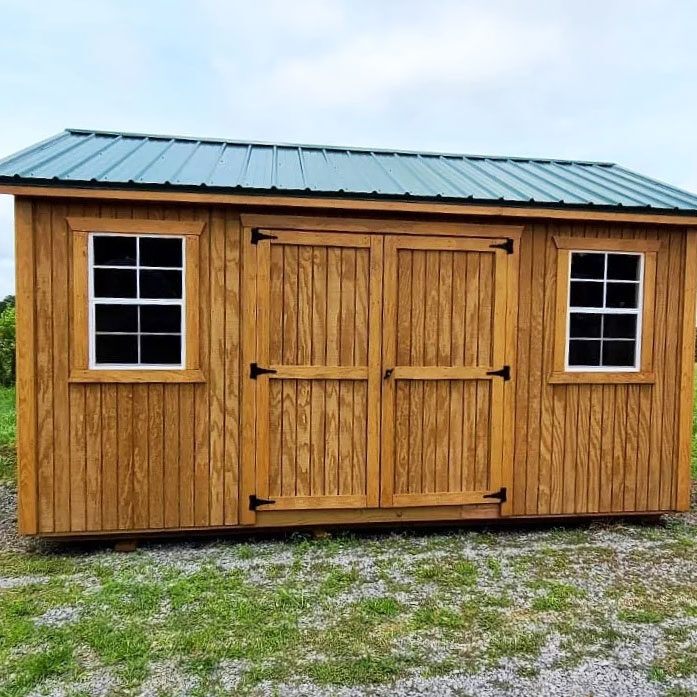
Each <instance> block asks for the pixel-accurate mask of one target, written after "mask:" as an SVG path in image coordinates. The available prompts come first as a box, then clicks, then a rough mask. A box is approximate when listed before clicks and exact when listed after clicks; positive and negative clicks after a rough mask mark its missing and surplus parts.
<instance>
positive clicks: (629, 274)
mask: <svg viewBox="0 0 697 697" xmlns="http://www.w3.org/2000/svg"><path fill="white" fill-rule="evenodd" d="M607 277H608V278H609V279H612V280H615V281H638V280H639V255H638V254H608V255H607Z"/></svg>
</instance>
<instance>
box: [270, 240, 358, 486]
mask: <svg viewBox="0 0 697 697" xmlns="http://www.w3.org/2000/svg"><path fill="white" fill-rule="evenodd" d="M268 260H269V261H268V278H266V276H265V272H264V278H265V280H264V284H266V286H268V298H267V297H266V296H264V299H263V307H268V323H269V330H268V332H269V333H268V337H267V340H268V361H269V363H270V365H275V366H279V365H280V366H315V367H316V366H327V367H329V368H331V367H334V366H357V367H367V366H368V330H369V325H370V323H369V312H368V309H369V300H370V297H369V295H370V294H369V283H370V250H369V249H367V248H364V247H363V248H351V247H348V246H344V247H332V246H329V245H311V244H304V245H303V244H301V245H294V244H272V245H271V246H270V249H269V257H268ZM266 286H265V289H264V293H265V292H266ZM260 293H261V291H260ZM260 302H261V301H260ZM367 425H368V384H367V381H363V380H340V379H336V380H335V379H296V378H292V379H270V380H269V384H268V449H269V450H268V473H266V472H264V473H262V474H260V476H261V477H263V478H264V482H262V485H263V487H264V489H265V490H266V489H268V494H269V496H271V497H299V498H302V499H307V498H310V497H331V496H351V495H356V496H361V495H363V496H365V495H367V471H366V468H367V463H368V434H367ZM262 447H263V446H262Z"/></svg>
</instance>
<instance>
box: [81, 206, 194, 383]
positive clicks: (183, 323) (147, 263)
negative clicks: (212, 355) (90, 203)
mask: <svg viewBox="0 0 697 697" xmlns="http://www.w3.org/2000/svg"><path fill="white" fill-rule="evenodd" d="M68 225H69V226H70V228H71V230H72V259H73V272H72V285H73V289H72V290H73V302H72V306H71V312H72V322H71V325H72V334H71V336H72V341H71V356H70V361H71V365H70V367H71V370H70V379H71V381H73V382H202V381H203V375H202V374H201V371H200V369H199V364H198V361H199V335H198V334H199V324H198V304H199V299H198V263H199V251H198V249H199V236H200V234H201V232H202V231H203V228H204V224H203V223H201V222H195V221H186V222H185V221H164V220H134V219H108V218H68Z"/></svg>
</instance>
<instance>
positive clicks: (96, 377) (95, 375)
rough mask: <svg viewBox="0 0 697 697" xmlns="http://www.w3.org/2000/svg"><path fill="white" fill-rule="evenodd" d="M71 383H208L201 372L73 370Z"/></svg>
mask: <svg viewBox="0 0 697 697" xmlns="http://www.w3.org/2000/svg"><path fill="white" fill-rule="evenodd" d="M69 382H92V383H109V382H121V383H131V384H135V383H145V382H150V383H164V382H183V383H195V382H206V378H205V377H204V376H203V372H202V371H201V370H73V371H71V373H70V378H69Z"/></svg>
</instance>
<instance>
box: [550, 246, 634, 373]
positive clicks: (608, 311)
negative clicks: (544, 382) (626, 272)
mask: <svg viewBox="0 0 697 697" xmlns="http://www.w3.org/2000/svg"><path fill="white" fill-rule="evenodd" d="M574 254H602V255H603V256H604V268H603V278H602V279H589V278H576V279H573V278H572V277H571V262H572V259H573V255H574ZM610 254H612V255H629V256H638V257H639V279H638V281H628V280H616V279H609V281H610V282H611V283H631V284H632V285H636V286H637V293H638V300H637V307H636V308H622V307H606V303H607V284H608V278H607V264H608V257H609V255H610ZM645 257H646V254H645V253H644V252H633V251H632V252H623V251H615V250H611V249H608V250H600V249H570V250H569V262H568V263H569V266H568V269H567V274H566V277H567V293H566V297H567V302H566V342H565V346H564V366H565V370H566V371H568V372H572V373H574V372H575V373H579V372H583V373H636V372H639V371H640V370H641V346H642V343H643V342H642V318H643V316H644V267H645ZM573 280H575V281H584V282H586V281H587V282H590V283H602V284H603V307H576V306H572V305H571V282H572V281H573ZM572 312H573V313H583V314H598V315H635V316H636V318H637V322H636V335H635V337H634V339H611V340H612V341H615V340H616V341H634V365H633V366H605V365H569V347H570V343H571V341H572V338H571V336H570V334H571V313H572ZM584 339H587V340H589V341H590V340H594V341H598V342H599V344H600V360H601V361H602V348H603V346H602V345H603V341H605V339H602V338H598V337H573V340H584Z"/></svg>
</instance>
